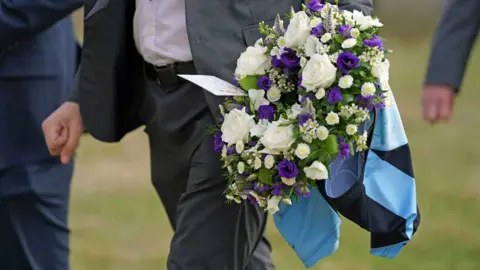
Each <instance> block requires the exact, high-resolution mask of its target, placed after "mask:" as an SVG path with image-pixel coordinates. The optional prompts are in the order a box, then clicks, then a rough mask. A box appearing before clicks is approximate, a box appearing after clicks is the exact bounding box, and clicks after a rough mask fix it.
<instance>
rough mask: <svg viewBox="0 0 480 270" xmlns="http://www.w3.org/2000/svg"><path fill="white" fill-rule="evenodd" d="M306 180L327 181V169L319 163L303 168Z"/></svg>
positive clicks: (315, 162)
mask: <svg viewBox="0 0 480 270" xmlns="http://www.w3.org/2000/svg"><path fill="white" fill-rule="evenodd" d="M303 171H304V172H305V175H306V176H307V178H309V179H312V180H324V179H328V170H327V167H326V166H325V165H324V164H323V163H322V162H320V161H314V162H313V163H312V165H310V166H309V167H305V168H303Z"/></svg>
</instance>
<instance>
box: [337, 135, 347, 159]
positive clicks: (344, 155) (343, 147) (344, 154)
mask: <svg viewBox="0 0 480 270" xmlns="http://www.w3.org/2000/svg"><path fill="white" fill-rule="evenodd" d="M337 140H338V142H339V144H340V157H341V158H343V159H345V158H347V157H348V156H350V145H349V144H348V143H346V142H345V141H344V140H343V137H342V136H338V137H337Z"/></svg>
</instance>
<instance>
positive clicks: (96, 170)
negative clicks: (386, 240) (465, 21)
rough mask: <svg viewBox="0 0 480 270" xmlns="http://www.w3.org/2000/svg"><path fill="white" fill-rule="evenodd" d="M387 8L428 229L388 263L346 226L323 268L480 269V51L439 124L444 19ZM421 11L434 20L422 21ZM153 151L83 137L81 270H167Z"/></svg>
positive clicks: (396, 82)
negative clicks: (429, 119) (433, 106)
mask: <svg viewBox="0 0 480 270" xmlns="http://www.w3.org/2000/svg"><path fill="white" fill-rule="evenodd" d="M425 1H426V0H425ZM387 11H390V13H388V12H387ZM387 11H385V12H384V13H382V12H379V13H380V14H379V15H380V16H382V15H383V17H384V18H389V20H390V21H389V22H390V23H389V24H387V25H386V27H385V31H384V34H383V35H384V36H385V37H387V39H388V41H387V43H386V44H387V46H388V47H389V48H392V49H393V50H394V51H395V52H394V54H392V55H391V58H390V59H391V63H392V70H391V85H392V87H393V89H394V93H395V95H396V98H397V102H398V104H399V107H400V110H401V112H402V117H403V121H404V124H405V127H406V130H407V133H408V135H409V140H410V144H411V148H412V151H413V158H414V162H415V173H416V180H417V189H418V201H419V205H420V209H421V213H422V224H421V226H420V229H419V231H418V233H417V234H416V235H415V237H414V239H413V240H412V241H411V243H409V244H408V246H407V247H406V248H405V249H404V250H403V252H402V253H401V254H400V255H399V256H398V257H397V258H396V259H394V260H387V259H380V258H375V257H372V256H370V255H369V235H368V233H366V232H364V231H362V230H361V229H359V228H357V227H356V226H354V225H352V224H350V223H349V222H348V221H345V222H344V223H343V225H342V233H341V244H340V249H339V250H338V252H337V253H336V254H335V255H333V256H331V257H329V258H327V259H325V260H323V261H322V262H320V263H319V264H318V265H317V266H315V267H314V268H313V269H322V270H383V269H388V270H400V269H411V270H476V269H480V256H479V254H480V233H479V227H480V211H478V209H479V205H480V182H479V180H480V179H479V173H480V166H478V162H479V161H480V143H478V140H477V139H478V137H479V135H478V134H479V132H480V127H479V124H480V114H479V113H478V104H479V101H478V100H479V98H480V91H478V88H479V87H478V86H479V85H480V77H479V76H477V73H478V72H479V71H480V57H479V55H478V53H474V55H473V59H472V61H471V64H470V69H469V73H468V74H469V75H468V77H467V79H466V82H465V85H464V91H463V93H462V95H461V97H460V98H459V99H458V102H457V104H456V112H455V117H454V119H453V120H452V122H451V123H449V124H448V125H441V126H435V127H434V126H429V125H427V124H425V123H424V122H423V121H422V120H421V112H420V97H421V86H422V79H423V75H424V70H425V66H426V61H427V58H428V47H429V42H430V36H431V34H432V30H433V25H434V22H435V18H437V15H438V13H434V14H430V13H428V10H427V11H425V10H424V11H422V12H424V13H419V12H418V11H415V9H414V8H412V10H410V11H409V12H408V14H409V16H410V17H409V18H410V19H409V20H405V19H397V20H396V19H395V16H396V14H397V13H396V12H397V11H399V10H398V9H388V10H387ZM430 11H431V10H430ZM425 12H426V13H425ZM387 14H390V15H391V16H390V15H389V16H387ZM402 14H404V13H402ZM412 14H413V15H412ZM421 14H423V15H429V14H430V15H431V16H430V17H428V20H427V19H426V18H425V16H419V17H418V16H417V17H418V18H417V20H414V19H413V18H415V16H416V15H421ZM397 15H398V14H397ZM79 17H80V15H79V14H76V15H75V18H76V20H77V22H78V21H79V20H78V18H79ZM397 17H398V16H397ZM77 29H78V30H79V31H78V33H79V36H81V27H80V24H77ZM148 155H149V153H148V145H147V141H146V137H145V135H144V134H143V132H142V131H141V130H140V131H137V132H134V133H132V134H130V135H129V136H128V137H127V138H125V140H124V141H123V142H122V143H120V144H113V145H110V144H102V143H100V142H97V141H94V140H93V139H91V138H89V137H85V138H84V139H83V140H82V142H81V146H80V149H79V151H78V159H77V165H76V173H75V177H74V181H73V186H72V201H71V217H70V225H71V229H72V236H71V239H72V268H73V270H131V269H141V270H150V269H152V270H153V269H165V260H166V256H167V254H168V249H169V240H170V237H171V236H172V231H171V229H170V227H169V224H168V222H167V219H166V215H165V213H164V211H163V208H162V206H161V203H160V201H159V199H158V198H157V196H156V194H155V192H154V190H153V187H152V186H151V184H150V180H149V178H150V175H149V166H150V164H149V158H148ZM268 236H269V238H270V240H271V241H272V244H273V256H274V260H275V264H276V265H277V269H278V270H296V269H304V267H303V266H302V264H301V263H300V261H299V260H298V259H297V258H296V256H295V255H294V253H293V252H292V251H291V249H290V247H289V246H288V245H287V243H286V242H285V241H284V240H283V239H282V238H281V236H280V235H279V234H278V232H277V231H276V229H275V228H274V227H273V226H272V224H270V226H269V230H268ZM206 244H207V243H206Z"/></svg>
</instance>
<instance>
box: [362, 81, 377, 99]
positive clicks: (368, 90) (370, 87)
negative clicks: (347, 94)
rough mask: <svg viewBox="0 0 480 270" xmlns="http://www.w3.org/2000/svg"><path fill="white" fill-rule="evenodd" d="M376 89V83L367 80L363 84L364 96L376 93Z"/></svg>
mask: <svg viewBox="0 0 480 270" xmlns="http://www.w3.org/2000/svg"><path fill="white" fill-rule="evenodd" d="M376 90H377V89H376V88H375V84H373V83H371V82H367V83H364V84H363V85H362V89H361V93H362V96H364V97H370V96H373V95H374V94H375V91H376Z"/></svg>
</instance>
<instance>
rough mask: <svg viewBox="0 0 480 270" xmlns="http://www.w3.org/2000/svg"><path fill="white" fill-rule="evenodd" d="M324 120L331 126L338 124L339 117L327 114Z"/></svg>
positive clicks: (331, 113)
mask: <svg viewBox="0 0 480 270" xmlns="http://www.w3.org/2000/svg"><path fill="white" fill-rule="evenodd" d="M325 120H326V121H327V124H329V125H331V126H333V125H336V124H338V123H339V122H340V117H338V114H336V113H334V112H329V113H328V114H327V117H325Z"/></svg>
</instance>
